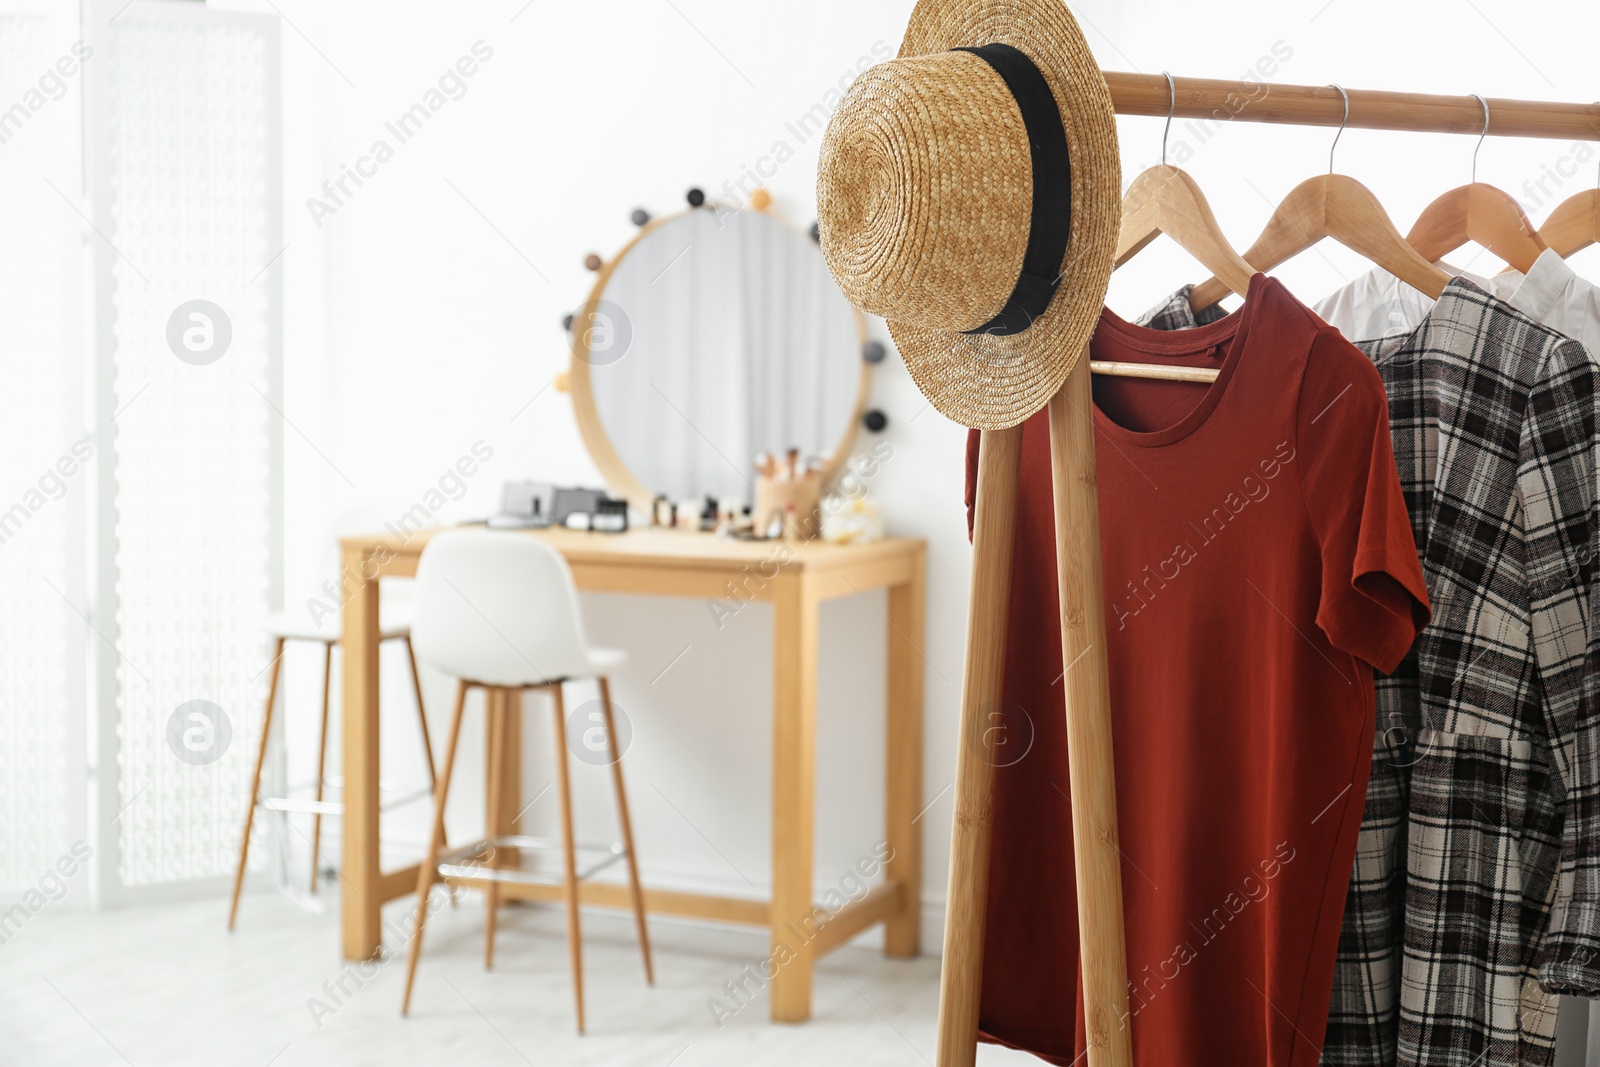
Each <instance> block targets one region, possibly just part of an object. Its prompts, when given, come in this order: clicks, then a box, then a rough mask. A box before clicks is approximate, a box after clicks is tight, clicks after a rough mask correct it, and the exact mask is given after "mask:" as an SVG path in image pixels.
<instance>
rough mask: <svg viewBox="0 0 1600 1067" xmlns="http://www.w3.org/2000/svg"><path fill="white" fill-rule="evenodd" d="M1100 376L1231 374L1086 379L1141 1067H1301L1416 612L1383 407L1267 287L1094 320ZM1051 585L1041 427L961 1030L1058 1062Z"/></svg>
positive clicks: (1060, 1008)
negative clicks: (1199, 321) (1090, 389)
mask: <svg viewBox="0 0 1600 1067" xmlns="http://www.w3.org/2000/svg"><path fill="white" fill-rule="evenodd" d="M1091 354H1092V357H1093V358H1095V359H1106V360H1120V361H1124V362H1146V363H1158V362H1159V363H1168V364H1180V365H1186V366H1210V367H1216V368H1218V369H1219V370H1220V372H1221V373H1220V376H1219V377H1218V379H1217V380H1216V382H1215V383H1213V384H1211V385H1209V386H1207V385H1204V384H1195V383H1173V382H1157V381H1151V380H1144V379H1129V378H1113V377H1100V376H1097V377H1096V378H1095V380H1094V397H1095V412H1094V418H1095V431H1096V432H1095V449H1096V463H1097V469H1098V474H1099V497H1100V522H1101V528H1102V536H1101V544H1102V555H1103V557H1104V568H1105V569H1104V588H1105V599H1106V607H1105V610H1106V628H1107V636H1108V648H1107V656H1108V659H1109V663H1110V671H1111V703H1112V708H1111V712H1112V723H1113V733H1112V736H1113V745H1114V748H1115V758H1116V773H1117V810H1118V818H1119V821H1120V826H1119V832H1120V837H1121V848H1122V852H1123V864H1122V892H1123V901H1124V908H1125V912H1126V928H1127V948H1128V978H1129V987H1130V988H1129V1013H1130V1024H1131V1026H1132V1032H1133V1033H1132V1036H1133V1049H1134V1062H1135V1063H1136V1064H1141V1065H1148V1067H1175V1065H1176V1067H1182V1065H1188V1064H1212V1063H1240V1064H1250V1065H1251V1067H1288V1065H1294V1067H1302V1065H1303V1067H1313V1065H1315V1064H1316V1062H1317V1058H1318V1054H1319V1051H1320V1046H1321V1043H1322V1036H1323V1031H1324V1029H1325V1025H1326V1022H1327V1015H1328V1002H1329V995H1330V991H1331V988H1332V982H1333V968H1334V957H1335V953H1336V950H1337V947H1338V939H1339V926H1340V920H1341V916H1342V913H1343V909H1344V896H1345V889H1346V886H1347V884H1348V881H1349V877H1350V869H1351V863H1352V860H1353V859H1354V856H1355V847H1356V833H1357V830H1358V829H1359V826H1360V822H1361V808H1362V801H1363V798H1364V797H1365V794H1366V785H1367V773H1368V770H1369V767H1370V760H1371V753H1372V734H1373V681H1372V671H1373V669H1374V668H1376V669H1378V670H1380V671H1385V672H1387V671H1390V670H1392V669H1393V668H1394V667H1395V666H1396V665H1397V664H1398V663H1399V662H1400V658H1401V656H1402V655H1404V653H1405V651H1406V649H1407V648H1409V647H1410V645H1411V642H1412V639H1413V638H1414V637H1415V636H1416V634H1417V632H1418V631H1419V630H1420V629H1421V628H1422V627H1423V626H1424V625H1425V624H1426V622H1427V617H1428V608H1427V591H1426V588H1425V587H1424V585H1423V579H1422V570H1421V567H1420V565H1419V564H1418V562H1417V550H1416V546H1415V544H1414V543H1413V540H1412V535H1411V524H1410V520H1409V519H1408V518H1407V514H1406V507H1405V501H1404V500H1403V499H1402V497H1401V493H1400V484H1399V479H1398V475H1397V473H1396V470H1395V463H1394V458H1393V455H1392V453H1391V451H1390V439H1389V426H1388V411H1387V405H1386V402H1385V399H1384V392H1383V384H1382V382H1381V381H1380V380H1379V378H1378V373H1377V371H1376V370H1374V369H1373V367H1372V364H1371V363H1370V362H1369V361H1368V360H1367V358H1366V357H1365V356H1363V355H1362V354H1361V353H1360V352H1359V351H1358V350H1357V349H1356V348H1354V347H1353V346H1352V345H1350V343H1349V342H1347V341H1346V340H1345V339H1344V338H1343V337H1341V336H1340V335H1339V334H1338V333H1337V332H1336V331H1335V330H1333V329H1331V328H1329V327H1327V326H1326V325H1324V324H1323V323H1322V322H1321V321H1320V320H1319V319H1317V318H1316V317H1315V316H1314V315H1312V314H1311V312H1309V311H1308V310H1307V309H1306V308H1305V307H1304V306H1303V305H1301V304H1300V303H1299V302H1298V301H1296V300H1295V299H1294V298H1293V297H1292V296H1290V295H1289V293H1288V292H1287V291H1286V290H1285V289H1284V288H1283V287H1282V286H1281V285H1280V284H1279V283H1277V282H1275V281H1272V280H1270V279H1267V278H1265V277H1264V276H1261V275H1257V276H1256V280H1255V282H1254V283H1253V284H1252V285H1251V287H1250V292H1249V295H1248V298H1247V300H1246V302H1245V304H1244V306H1243V307H1241V308H1240V309H1239V310H1238V311H1236V312H1234V313H1233V314H1231V315H1229V316H1228V317H1227V318H1225V319H1222V320H1221V321H1219V322H1215V323H1213V324H1211V325H1208V326H1202V327H1200V328H1199V329H1193V330H1186V331H1183V332H1181V333H1170V332H1163V331H1159V330H1152V329H1147V328H1143V327H1138V326H1133V325H1130V324H1129V323H1127V322H1124V321H1123V320H1122V319H1120V318H1118V317H1117V316H1116V315H1114V314H1112V313H1111V312H1110V311H1106V312H1105V313H1104V316H1103V317H1102V319H1101V323H1100V327H1099V329H1098V330H1097V331H1096V333H1095V336H1094V340H1093V342H1092V345H1091ZM977 447H978V435H977V434H976V433H974V434H973V435H972V438H971V440H970V442H969V450H968V462H967V484H968V490H967V498H968V504H969V507H970V505H971V500H972V486H973V484H974V481H975V478H976V470H977ZM969 515H970V513H969ZM1055 562H1056V560H1055V533H1054V523H1053V504H1052V497H1051V483H1050V456H1049V427H1048V424H1047V422H1046V419H1045V415H1044V414H1043V413H1042V412H1041V413H1040V414H1039V415H1036V416H1035V417H1034V418H1032V419H1030V420H1029V421H1028V423H1027V424H1026V426H1025V428H1024V431H1023V453H1022V474H1021V485H1020V496H1019V507H1018V514H1017V529H1016V554H1015V561H1014V563H1013V571H1012V583H1011V584H1012V589H1011V609H1010V631H1009V638H1008V643H1007V657H1006V676H1005V686H1004V704H1005V715H1004V721H1003V729H1004V730H1005V734H1006V736H1005V738H1004V740H1005V742H1006V744H1009V745H1010V746H1011V747H1009V748H1008V747H1006V745H1005V744H1003V745H1002V746H1001V748H1000V752H1001V753H1002V754H1003V755H1002V756H1001V758H1000V759H999V760H998V761H997V762H999V763H1002V764H1006V765H1005V766H1001V767H998V768H997V770H996V776H995V804H994V839H993V841H994V844H993V853H992V858H991V862H990V883H989V886H990V888H989V914H988V920H987V934H986V940H985V946H984V974H983V1002H982V1012H981V1028H982V1031H983V1035H984V1038H985V1040H988V1041H992V1042H996V1043H1000V1044H1007V1045H1012V1046H1014V1047H1017V1048H1021V1049H1025V1050H1027V1051H1030V1052H1033V1053H1035V1054H1036V1055H1038V1056H1040V1057H1042V1058H1044V1059H1046V1060H1049V1061H1050V1062H1053V1063H1058V1064H1070V1063H1074V1062H1076V1060H1077V1057H1078V1056H1079V1054H1080V1053H1081V1052H1082V1051H1083V1050H1084V1047H1085V1046H1084V1028H1083V1009H1082V1001H1081V993H1080V990H1079V988H1078V916H1077V906H1076V900H1075V895H1074V885H1075V882H1074V879H1073V859H1072V821H1071V808H1070V804H1069V802H1068V799H1067V797H1068V794H1069V789H1068V787H1067V757H1066V733H1065V725H1064V720H1063V714H1064V711H1063V703H1062V701H1063V697H1062V686H1061V685H1060V683H1059V679H1060V677H1061V673H1062V663H1061V635H1060V625H1059V607H1058V602H1057V599H1056V577H1055ZM1006 753H1009V755H1006ZM1074 1008H1076V1010H1074Z"/></svg>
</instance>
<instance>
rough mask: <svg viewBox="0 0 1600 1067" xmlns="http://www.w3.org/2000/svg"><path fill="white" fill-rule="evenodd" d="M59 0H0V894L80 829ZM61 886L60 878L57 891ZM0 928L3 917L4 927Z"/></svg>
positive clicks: (78, 418)
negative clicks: (16, 0) (0, 383)
mask: <svg viewBox="0 0 1600 1067" xmlns="http://www.w3.org/2000/svg"><path fill="white" fill-rule="evenodd" d="M78 37H79V31H78V20H77V18H76V10H75V8H73V7H72V5H70V4H43V3H40V4H33V5H18V4H3V5H0V108H3V109H4V110H3V111H0V205H3V207H0V213H3V217H4V219H5V248H6V251H5V253H4V254H0V293H4V294H5V302H6V308H7V310H6V313H5V314H4V315H0V360H3V365H4V367H5V383H6V388H5V389H3V390H0V605H3V606H4V611H0V650H3V653H4V662H3V665H0V891H3V892H4V893H5V894H6V897H7V899H8V900H9V899H10V898H11V897H13V896H14V895H16V893H17V891H23V892H25V891H27V890H29V889H37V888H38V887H39V886H40V885H41V880H43V879H51V880H50V882H49V884H48V885H46V886H45V888H44V890H43V892H44V893H45V894H46V895H47V896H49V897H51V898H54V897H56V896H57V893H58V892H60V893H65V892H67V891H68V890H69V888H70V889H71V890H73V891H77V890H78V889H79V888H80V886H79V882H80V881H81V880H74V881H73V882H72V883H71V884H70V886H68V885H61V884H60V880H59V878H52V877H51V872H52V870H53V869H54V867H55V864H56V863H57V861H58V860H60V859H61V858H62V857H63V856H65V855H67V854H68V853H70V851H71V843H72V841H73V839H74V837H76V836H78V835H79V831H80V830H81V829H82V823H83V812H82V799H81V798H82V788H81V784H82V776H81V760H77V761H76V762H75V761H74V759H73V755H74V754H76V753H81V751H82V743H83V716H84V711H83V709H84V685H83V677H84V673H83V672H84V658H83V651H82V650H83V647H84V638H85V635H86V633H87V632H88V628H87V625H86V623H85V620H84V612H85V590H84V582H83V567H82V560H83V549H84V542H83V537H82V529H83V518H84V508H83V494H84V492H85V488H86V485H87V484H88V483H89V482H90V481H91V480H92V470H86V469H85V468H86V464H85V459H86V458H89V457H92V453H93V442H92V441H91V440H89V438H88V435H87V426H86V423H85V419H84V410H83V403H82V386H83V382H82V376H81V373H80V367H81V357H82V345H81V341H80V335H81V325H80V322H81V310H82V306H81V301H80V298H79V295H78V294H79V292H80V289H81V284H80V283H81V278H82V245H81V241H80V239H79V236H78V232H77V231H78V228H79V220H78V219H77V218H75V217H74V215H73V211H74V210H75V208H74V206H73V205H74V204H75V203H76V201H77V196H78V192H79V187H80V182H81V178H80V170H81V154H80V133H81V128H82V126H81V121H80V118H79V116H80V114H81V108H82V97H81V94H80V92H79V91H78V79H77V77H76V72H77V69H78V68H79V67H80V66H81V64H82V62H83V59H82V55H81V52H82V41H81V40H79V39H78ZM58 887H59V888H58ZM7 933H8V931H7V930H4V929H0V940H3V939H4V936H6V934H7Z"/></svg>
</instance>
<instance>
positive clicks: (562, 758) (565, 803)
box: [550, 682, 583, 1034]
mask: <svg viewBox="0 0 1600 1067" xmlns="http://www.w3.org/2000/svg"><path fill="white" fill-rule="evenodd" d="M550 693H551V695H552V696H553V697H554V698H555V708H554V711H555V720H556V786H557V788H558V789H559V790H560V792H561V859H562V867H563V871H562V879H561V885H562V888H563V889H564V890H565V891H566V894H565V895H566V899H567V955H568V956H569V957H570V958H571V961H572V996H573V1000H574V1001H575V1002H576V1004H577V1006H578V1033H580V1034H581V1033H583V932H582V930H581V929H580V928H579V925H578V856H577V843H576V839H575V838H574V837H573V830H572V779H571V775H570V773H569V769H568V767H567V709H566V702H565V701H564V700H563V699H562V695H561V683H560V682H556V683H555V684H554V685H552V686H551V687H550Z"/></svg>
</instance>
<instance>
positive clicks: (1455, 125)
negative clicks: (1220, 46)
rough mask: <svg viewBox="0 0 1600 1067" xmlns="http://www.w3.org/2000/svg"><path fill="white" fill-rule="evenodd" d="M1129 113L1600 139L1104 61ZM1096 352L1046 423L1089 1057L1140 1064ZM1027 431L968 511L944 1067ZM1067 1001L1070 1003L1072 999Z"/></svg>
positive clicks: (1001, 652) (1523, 108) (961, 1000)
mask: <svg viewBox="0 0 1600 1067" xmlns="http://www.w3.org/2000/svg"><path fill="white" fill-rule="evenodd" d="M1105 78H1106V82H1107V83H1108V85H1109V86H1110V89H1111V97H1112V101H1113V104H1114V107H1115V110H1116V112H1117V113H1118V114H1121V115H1143V116H1149V117H1153V118H1166V117H1168V116H1169V115H1170V116H1173V117H1178V118H1215V119H1219V120H1224V121H1234V122H1265V123H1272V124H1276V125H1294V126H1328V127H1340V126H1343V127H1355V128H1362V129H1371V130H1396V131H1404V132H1412V133H1464V134H1475V135H1476V134H1485V133H1487V134H1493V135H1496V136H1503V137H1543V138H1560V139H1568V140H1591V141H1600V103H1592V104H1574V103H1558V102H1546V101H1530V100H1506V99H1490V100H1488V101H1487V107H1488V123H1487V127H1486V126H1485V117H1484V107H1485V105H1484V103H1481V102H1480V101H1479V98H1477V97H1474V96H1437V95H1431V94H1426V93H1399V92H1383V91H1374V90H1366V89H1349V90H1345V91H1344V94H1347V96H1348V101H1349V104H1348V116H1347V115H1346V104H1345V95H1342V94H1341V91H1340V90H1339V89H1337V88H1335V87H1333V86H1308V85H1284V84H1275V83H1268V82H1245V81H1219V80H1215V79H1210V78H1176V79H1174V80H1173V85H1172V87H1171V88H1169V84H1168V81H1167V78H1166V76H1165V75H1161V74H1130V73H1121V72H1107V73H1106V75H1105ZM1091 405H1092V397H1091V395H1090V390H1089V360H1088V358H1087V355H1085V358H1082V359H1080V360H1079V361H1078V363H1077V365H1076V366H1075V367H1074V369H1073V371H1072V373H1071V374H1070V375H1069V376H1068V378H1067V381H1066V383H1065V384H1064V385H1063V386H1062V388H1061V391H1060V392H1059V393H1058V394H1057V395H1056V397H1055V399H1053V400H1051V401H1050V406H1049V419H1050V435H1051V452H1052V460H1053V463H1052V466H1053V487H1054V493H1055V500H1056V513H1057V522H1056V557H1057V564H1058V573H1059V575H1060V583H1059V584H1060V602H1061V630H1062V645H1063V659H1062V662H1063V664H1065V665H1066V670H1065V671H1064V672H1063V678H1062V680H1061V684H1062V686H1063V688H1064V690H1065V703H1066V726H1067V744H1068V765H1069V774H1070V777H1071V794H1072V795H1071V803H1072V821H1073V848H1074V860H1075V865H1076V874H1077V900H1078V919H1079V935H1080V956H1081V960H1082V982H1083V998H1084V1011H1085V1017H1086V1031H1087V1040H1088V1044H1089V1047H1088V1051H1087V1056H1086V1063H1087V1067H1130V1065H1131V1063H1132V1046H1131V1042H1130V1035H1129V1032H1128V1025H1127V1020H1128V996H1127V951H1126V945H1125V943H1124V936H1123V915H1122V881H1121V877H1122V871H1121V852H1120V849H1119V847H1118V835H1117V811H1116V789H1115V779H1114V773H1115V765H1114V762H1113V759H1112V748H1111V715H1110V700H1109V681H1108V670H1107V665H1106V658H1105V626H1104V623H1105V607H1104V602H1103V598H1102V595H1101V584H1102V576H1101V557H1100V520H1099V502H1098V499H1097V497H1096V486H1095V460H1094V431H1093V424H1092V422H1091V420H1090V416H1089V412H1090V411H1091V410H1092V408H1091ZM1021 445H1022V427H1021V426H1020V425H1019V426H1014V427H1011V428H1009V429H1004V430H990V431H985V432H984V433H983V435H982V439H981V444H980V449H979V461H978V481H977V492H976V509H975V513H974V519H973V541H972V543H973V571H972V599H971V605H970V608H969V614H968V623H967V653H966V672H965V678H964V682H963V692H962V711H961V732H960V735H959V741H958V749H957V766H956V783H955V812H954V819H953V828H952V831H951V848H950V883H949V896H948V901H947V905H946V918H945V940H944V966H943V969H942V972H941V978H940V1003H939V1038H938V1053H937V1056H938V1067H972V1064H973V1063H974V1062H975V1059H976V1056H977V1033H978V1022H979V1020H978V1002H979V996H980V993H981V985H982V965H983V932H984V922H985V916H986V905H987V896H988V880H989V838H990V822H991V819H992V816H993V808H992V801H991V788H992V784H993V775H994V767H993V765H992V763H991V761H990V760H989V759H987V758H985V756H986V750H985V742H984V740H983V739H984V737H985V736H986V731H987V729H988V727H989V725H990V724H989V723H988V721H987V719H988V718H989V717H990V716H989V713H990V712H992V711H993V709H995V708H998V707H1000V706H1001V695H1002V694H1001V682H1002V674H1003V670H1004V662H1005V647H1006V624H1007V618H1006V616H1007V611H1008V608H1009V596H1010V588H1011V556H1012V541H1013V537H1014V533H1015V531H1014V520H1015V515H1016V496H1017V477H1018V469H1019V462H1020V458H1021ZM1063 1010H1064V1011H1071V1010H1072V1006H1071V1005H1064V1006H1063Z"/></svg>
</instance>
